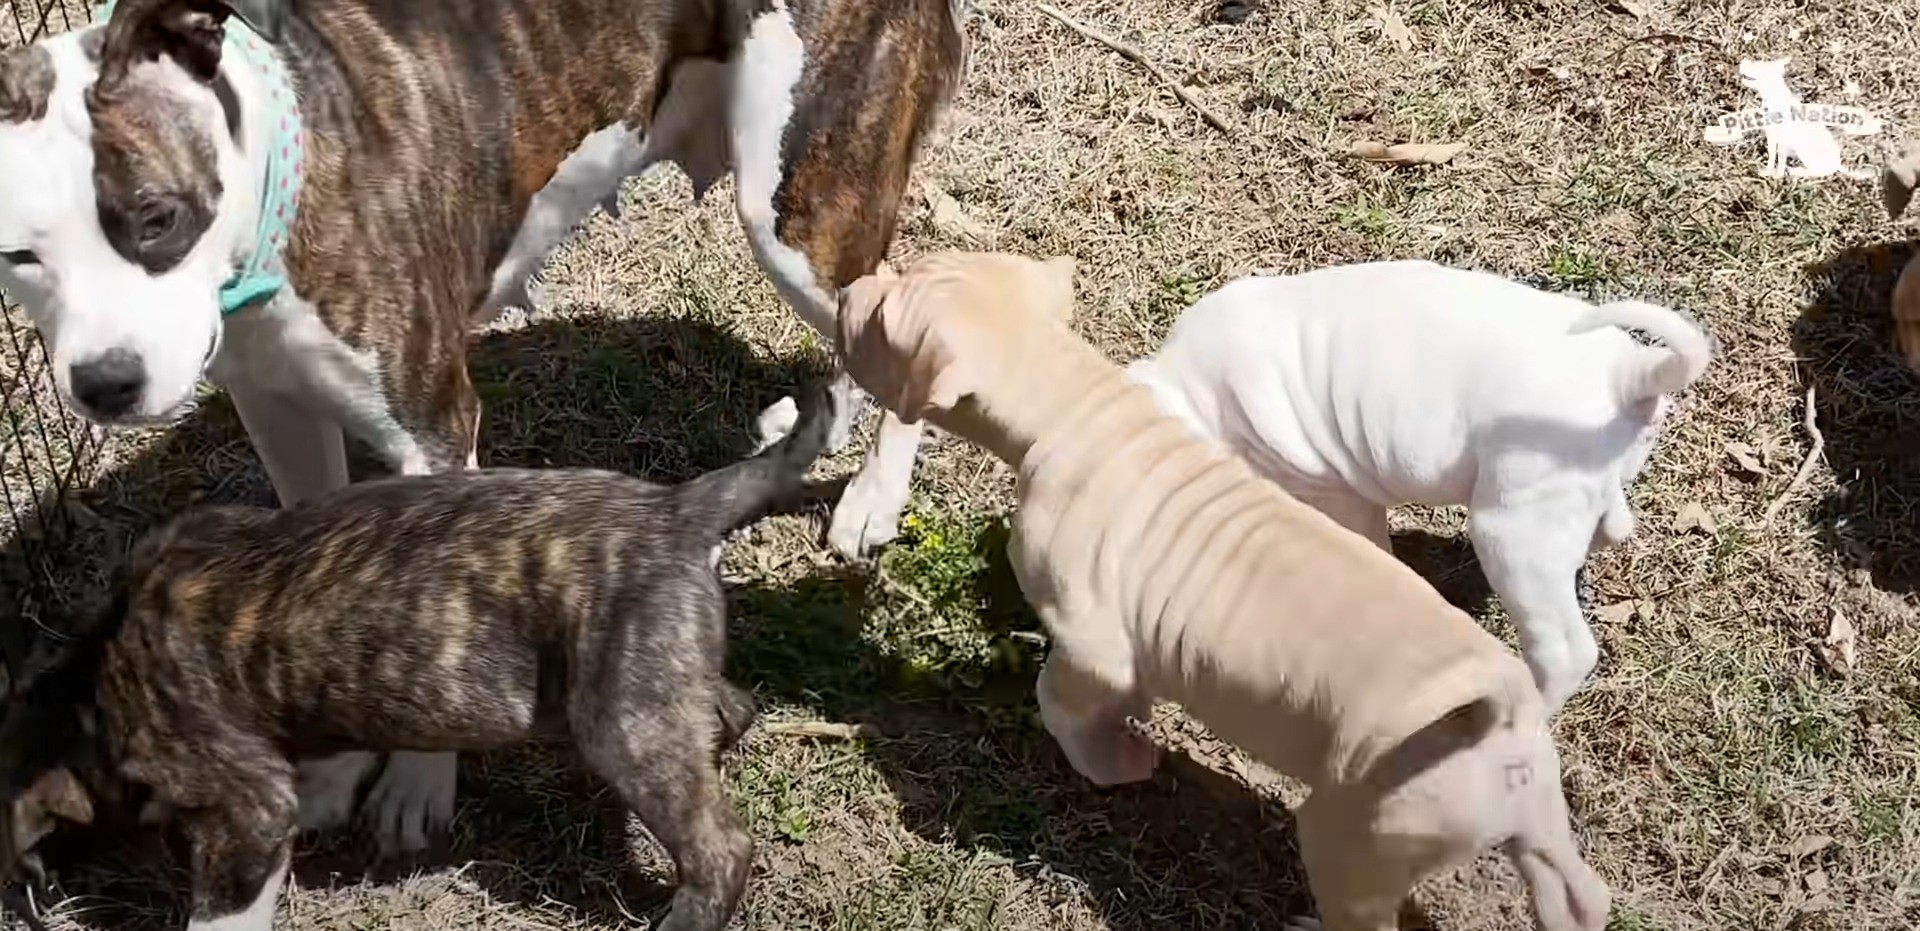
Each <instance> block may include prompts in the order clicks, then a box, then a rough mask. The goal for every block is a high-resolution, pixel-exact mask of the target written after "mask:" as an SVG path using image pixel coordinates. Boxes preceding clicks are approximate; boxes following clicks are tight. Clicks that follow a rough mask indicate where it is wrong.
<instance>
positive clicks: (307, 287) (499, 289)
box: [0, 0, 965, 851]
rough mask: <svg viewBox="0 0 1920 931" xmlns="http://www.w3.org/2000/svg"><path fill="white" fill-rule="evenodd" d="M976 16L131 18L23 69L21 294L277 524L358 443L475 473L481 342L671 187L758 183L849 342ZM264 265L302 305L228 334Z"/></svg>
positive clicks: (88, 397) (778, 270) (116, 395)
mask: <svg viewBox="0 0 1920 931" xmlns="http://www.w3.org/2000/svg"><path fill="white" fill-rule="evenodd" d="M958 2H960V0H327V2H324V3H319V2H316V3H301V2H294V0H119V3H118V5H117V7H115V8H114V10H113V12H112V16H111V18H110V19H109V20H108V21H107V22H106V23H105V24H103V25H96V26H92V27H89V28H87V29H84V30H81V31H78V32H74V33H68V34H65V35H62V36H59V37H56V38H53V39H49V40H46V41H43V42H41V43H39V44H37V45H34V46H31V47H25V48H15V49H11V50H8V51H7V52H5V53H4V54H0V289H3V290H5V291H6V292H7V293H8V294H9V295H10V296H12V297H15V298H18V299H21V300H22V301H23V303H24V304H25V305H26V306H27V308H28V310H29V312H30V313H31V314H32V316H33V319H34V320H35V321H36V323H37V325H38V326H39V327H40V328H41V331H42V333H43V334H44V335H45V336H46V337H48V342H49V344H50V346H51V348H52V352H53V358H54V369H55V379H56V381H57V382H58V385H59V387H60V390H61V392H62V394H63V395H64V396H65V397H66V398H67V399H68V401H69V403H70V404H71V405H72V406H73V407H74V408H75V409H76V410H78V411H80V412H81V413H83V414H84V415H86V416H88V417H90V418H93V419H95V420H97V421H100V422H103V423H116V424H123V423H154V422H165V421H168V420H171V419H173V418H175V417H177V416H179V415H180V414H181V413H182V412H183V411H185V410H186V409H187V408H188V407H189V406H190V405H191V404H192V399H193V397H194V387H195V383H196V382H197V381H198V380H199V379H200V378H201V376H202V375H203V374H204V375H209V376H210V377H212V378H213V380H215V381H217V382H219V383H220V384H222V385H224V386H225V387H226V388H227V389H228V390H229V392H230V393H231V396H232V398H233V402H234V405H235V407H236V408H237V409H238V411H239V414H240V417H241V419H242V421H243V422H244V423H245V425H246V429H247V433H248V435H249V437H250V438H251V439H252V441H253V443H254V446H255V448H256V449H257V450H258V451H259V453H260V457H261V459H262V461H263V462H264V464H265V466H266V469H267V473H268V475H269V476H270V477H271V478H272V480H273V485H274V488H275V490H276V491H277V492H278V493H279V497H280V501H281V503H282V504H283V505H288V506H291V505H294V504H297V503H299V502H301V501H305V500H309V499H312V498H315V497H318V496H321V495H324V494H326V493H328V492H330V491H333V490H335V489H338V488H340V487H343V486H344V485H345V484H346V483H347V470H346V457H345V454H344V452H343V431H344V433H345V434H351V435H353V436H355V437H357V438H359V439H361V440H363V441H365V442H367V443H368V444H369V445H371V446H372V447H373V448H374V449H375V450H377V451H379V452H380V453H381V454H382V455H383V456H384V457H385V458H386V459H387V460H388V461H390V462H391V463H392V465H393V466H394V467H395V468H396V469H398V470H399V471H401V472H403V473H406V474H422V473H428V472H440V471H445V470H449V469H457V468H459V467H460V466H461V465H462V464H463V463H465V464H467V465H469V466H471V465H473V464H475V440H476V432H477V429H478V424H479V418H480V403H479V400H478V398H477V397H476V395H475V393H474V389H473V385H472V383H471V381H470V380H469V376H468V371H467V362H466V339H467V336H468V333H469V330H470V328H471V327H472V326H473V325H474V324H475V323H476V321H479V320H483V319H485V318H486V317H487V316H489V315H490V314H491V313H492V312H493V311H494V310H496V309H497V308H499V307H500V306H502V305H506V304H515V303H524V296H525V285H526V281H527V278H528V276H529V274H531V272H532V271H533V269H534V268H535V267H536V265H537V264H538V262H539V261H540V259H541V258H542V257H543V256H544V255H545V254H546V253H547V252H548V251H549V249H550V248H551V247H552V246H553V245H555V244H556V243H558V242H559V241H560V240H561V239H562V238H564V237H565V236H566V235H567V234H568V232H569V231H570V230H571V229H572V228H573V227H574V226H575V225H576V222H577V221H578V220H579V219H580V218H581V217H582V216H584V215H585V214H586V213H587V212H588V211H589V210H590V209H591V208H592V206H593V205H594V204H596V203H601V202H607V203H613V202H615V201H616V200H617V192H618V185H619V182H620V181H621V179H623V178H625V177H627V176H629V175H631V174H634V173H637V172H639V171H641V170H642V169H644V168H646V167H647V166H649V165H652V164H654V163H656V162H660V161H673V162H676V163H678V164H679V165H681V167H682V168H684V169H685V170H686V171H687V173H688V174H689V175H690V176H691V178H692V179H693V181H694V184H695V187H696V189H697V190H699V191H703V192H704V191H705V190H706V188H707V187H708V186H709V185H710V184H712V183H713V182H714V181H715V180H716V179H717V178H718V177H720V176H721V175H722V174H724V173H725V172H726V171H728V170H732V171H733V172H734V175H735V177H736V181H737V192H738V209H739V215H740V219H741V221H742V223H743V224H744V226H745V228H746V230H747V233H748V238H749V239H750V241H751V243H752V247H753V252H754V255H755V256H756V258H757V259H758V260H759V262H760V264H761V266H762V267H763V268H764V269H765V270H766V272H767V273H768V275H769V276H770V277H771V279H772V281H773V283H774V285H775V286H776V288H777V290H778V291H779V292H780V294H781V295H782V296H783V297H784V298H785V299H786V300H787V301H788V302H789V303H790V304H791V305H792V306H793V308H794V309H795V310H796V311H797V312H798V313H799V315H800V316H801V317H802V318H803V319H805V320H806V321H807V323H809V324H810V325H812V326H813V327H814V328H815V329H816V330H817V331H819V332H820V333H821V334H822V336H823V337H824V338H826V340H827V342H828V343H831V333H832V332H833V319H834V307H835V302H836V299H837V294H838V291H839V289H840V288H841V287H842V286H844V285H845V284H847V283H848V282H850V281H852V280H853V279H854V278H856V277H857V276H859V275H861V274H864V273H866V272H867V271H869V270H871V269H872V268H873V267H875V265H876V263H877V262H878V261H879V260H880V259H881V258H882V256H883V254H884V253H885V251H886V249H887V248H888V244H889V242H890V241H891V240H892V238H893V235H894V227H895V219H896V213H897V210H898V206H899V202H900V198H901V196H902V193H903V190H904V188H905V186H906V183H907V178H908V172H909V168H910V166H911V163H912V161H913V159H914V158H915V157H916V152H917V150H918V148H919V146H920V145H921V143H922V140H923V138H924V137H925V136H926V134H927V132H928V130H929V128H930V126H931V124H932V122H933V120H934V119H935V117H936V115H937V111H939V110H940V109H941V107H942V106H943V105H944V102H945V101H947V100H948V99H949V98H950V97H951V95H952V92H953V89H954V87H955V85H956V84H957V83H958V80H959V74H960V71H961V68H962V64H963V59H964V52H965V49H964V47H963V41H962V32H961V28H960V24H959V22H958V16H959V12H960V11H959V9H958V8H957V6H955V5H954V4H957V3H958ZM234 13H238V14H239V17H238V18H237V19H236V18H232V16H231V14H234ZM242 22H244V23H250V24H251V26H252V28H251V29H250V30H242V29H241V28H240V24H241V23H242ZM249 42H251V43H253V44H248V43H249ZM263 48H264V51H263ZM283 185H290V187H283ZM276 197H279V198H285V201H282V202H281V203H280V204H279V206H289V207H290V209H289V213H288V215H286V217H285V222H286V223H287V224H289V225H288V226H287V228H285V229H281V228H280V227H278V226H276V225H275V224H276V222H279V220H280V215H279V206H276ZM289 202H290V203H289ZM283 237H284V238H283ZM263 261H270V263H271V264H277V265H278V266H280V267H281V268H282V269H283V270H284V275H283V276H282V277H284V279H285V283H284V285H282V286H279V287H278V288H277V289H271V288H270V289H269V290H268V292H266V293H265V294H264V295H263V296H261V297H260V298H259V299H258V300H254V301H252V302H251V303H248V304H245V305H243V306H242V308H241V309H237V310H235V311H234V312H232V313H230V314H227V315H223V313H222V306H223V302H224V301H226V300H227V298H228V296H229V294H230V293H231V291H230V288H229V286H231V285H233V284H234V282H235V281H236V272H237V271H240V270H245V269H248V268H251V267H252V266H254V265H257V264H261V263H262V262H263ZM837 385H838V388H839V390H840V391H841V392H842V395H843V400H846V401H848V403H842V404H841V405H840V415H839V417H840V419H839V421H838V422H837V423H836V425H835V430H834V438H835V439H834V444H833V445H834V446H835V447H836V448H837V447H838V446H839V445H841V444H842V443H844V442H845V439H846V436H847V434H848V431H849V429H850V418H851V417H852V416H853V414H854V413H855V412H856V410H858V407H857V405H855V404H853V403H850V402H851V399H852V398H853V397H855V396H856V395H855V394H854V389H853V388H852V387H851V383H850V382H848V381H846V380H845V379H844V378H843V379H841V380H840V381H839V382H838V383H837ZM789 410H790V409H789ZM883 417H884V420H883V422H882V424H881V427H880V430H879V433H878V437H877V439H876V441H875V446H874V448H873V450H872V451H871V454H870V455H869V457H868V460H867V464H866V466H865V467H864V468H863V469H862V470H861V472H860V473H859V474H858V475H857V476H856V477H855V478H854V479H853V481H852V482H851V483H850V484H849V485H848V487H847V490H846V492H845V493H844V494H843V495H842V497H841V500H840V502H839V504H838V505H837V507H836V508H835V512H834V516H833V520H832V523H831V527H830V529H829V532H828V539H829V542H830V543H831V544H832V545H833V546H834V547H835V548H836V549H837V550H839V551H840V552H842V553H844V554H847V555H849V556H855V555H860V554H863V553H865V552H866V551H867V550H869V549H870V548H871V547H872V546H874V545H876V544H878V543H881V542H884V541H885V540H887V539H890V538H891V537H892V536H893V533H894V530H895V527H896V525H897V519H898V515H899V513H900V510H901V508H902V507H903V505H904V504H905V501H906V496H907V480H908V476H909V474H910V473H911V471H912V467H913V463H914V459H915V455H916V449H917V445H918V438H919V436H920V431H921V426H920V425H919V424H910V425H909V424H902V423H901V422H900V421H899V419H898V418H897V417H894V416H892V415H883ZM375 762H376V761H375V760H374V759H373V758H372V757H369V756H367V755H365V754H350V755H347V756H344V757H342V758H340V759H338V760H333V761H323V762H316V763H313V764H310V765H308V766H307V767H304V768H303V771H302V774H301V775H302V792H301V794H302V813H301V820H302V823H303V824H306V825H309V826H312V827H324V826H329V825H335V824H339V823H342V822H344V821H345V820H347V819H348V818H349V817H350V816H351V815H352V814H353V809H354V805H353V802H352V799H353V791H354V788H355V786H356V784H357V783H358V782H359V780H360V779H361V777H362V775H363V774H365V773H367V772H370V771H371V767H372V765H373V764H374V763H375ZM453 783H454V760H453V757H452V755H451V754H413V753H406V754H401V755H399V756H397V757H395V758H394V759H393V760H392V761H391V765H389V766H387V767H385V768H384V770H383V771H382V773H381V775H380V776H379V778H378V779H377V780H376V782H375V783H374V785H373V788H372V791H371V792H370V793H369V795H368V798H367V802H366V804H365V805H364V806H363V807H362V808H361V811H362V813H363V814H364V815H365V816H366V817H367V819H368V820H370V821H371V822H373V824H374V826H375V827H376V828H377V829H378V832H379V835H380V837H381V839H382V842H383V844H384V845H385V846H386V847H387V848H388V849H397V850H403V851H404V850H415V849H419V848H421V847H424V846H425V845H426V844H427V840H428V837H429V836H430V835H431V834H432V833H433V832H435V831H437V830H438V829H439V828H440V827H442V826H443V825H444V824H445V823H446V821H447V819H448V818H450V817H451V815H452V793H453Z"/></svg>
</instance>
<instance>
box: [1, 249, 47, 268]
mask: <svg viewBox="0 0 1920 931" xmlns="http://www.w3.org/2000/svg"><path fill="white" fill-rule="evenodd" d="M0 262H5V263H7V264H8V265H12V266H14V267H15V268H19V267H21V266H25V265H38V264H40V257H39V256H37V255H34V254H33V250H32V249H11V250H8V251H6V252H0Z"/></svg>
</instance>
